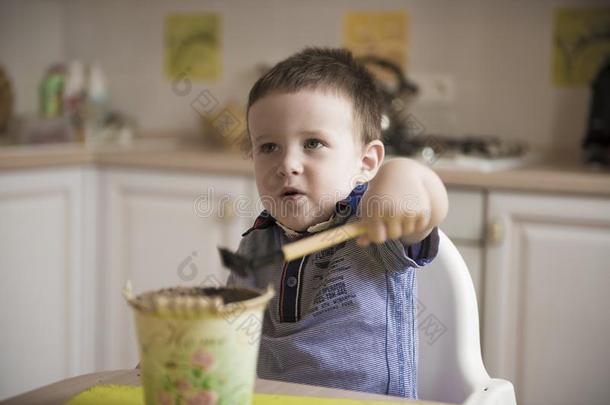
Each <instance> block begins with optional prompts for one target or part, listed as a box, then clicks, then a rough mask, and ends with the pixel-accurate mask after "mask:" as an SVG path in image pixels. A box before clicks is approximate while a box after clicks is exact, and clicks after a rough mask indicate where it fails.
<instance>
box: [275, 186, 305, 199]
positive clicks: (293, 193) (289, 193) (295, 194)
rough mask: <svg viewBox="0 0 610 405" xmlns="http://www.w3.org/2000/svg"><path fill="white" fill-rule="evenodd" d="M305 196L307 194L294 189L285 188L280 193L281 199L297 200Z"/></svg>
mask: <svg viewBox="0 0 610 405" xmlns="http://www.w3.org/2000/svg"><path fill="white" fill-rule="evenodd" d="M304 195H305V193H303V192H302V191H301V190H299V189H296V188H294V187H284V188H283V189H282V191H281V192H280V198H282V199H288V200H292V199H297V198H299V197H301V196H304Z"/></svg>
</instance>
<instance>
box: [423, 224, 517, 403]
mask: <svg viewBox="0 0 610 405" xmlns="http://www.w3.org/2000/svg"><path fill="white" fill-rule="evenodd" d="M439 236H440V244H439V251H438V255H437V257H436V258H435V259H434V261H433V262H432V263H430V264H429V265H427V266H425V267H423V268H421V269H419V270H418V271H417V288H418V300H419V302H418V306H419V307H418V309H417V311H418V314H417V320H418V329H419V361H418V395H419V398H421V399H424V400H436V401H442V402H450V403H463V402H464V401H466V400H467V399H468V398H470V397H472V396H473V394H475V393H477V391H478V390H480V391H485V395H487V391H488V388H487V386H489V385H490V384H491V382H492V379H491V378H490V377H489V375H488V374H487V371H486V370H485V366H484V365H483V360H482V357H481V345H480V339H479V315H478V309H477V299H476V295H475V290H474V286H473V283H472V279H471V277H470V273H469V271H468V267H467V266H466V263H465V262H464V260H463V259H462V256H461V255H460V253H459V252H458V250H457V248H456V247H455V245H454V244H453V243H452V242H451V240H450V239H449V238H448V237H447V236H446V235H445V234H444V233H443V232H442V231H440V230H439ZM498 381H501V382H502V383H503V384H502V386H503V389H504V391H512V397H513V398H514V391H513V388H512V385H511V384H510V383H509V382H507V381H503V380H498ZM507 387H509V388H507ZM477 395H478V394H477ZM503 396H506V398H508V399H507V400H506V401H500V402H495V401H494V402H492V403H514V402H513V401H514V399H513V400H511V399H510V396H511V392H508V393H506V395H505V394H503ZM506 398H505V399H506ZM470 403H471V402H469V404H470ZM476 403H488V402H487V401H483V402H480V401H478V397H477V402H476Z"/></svg>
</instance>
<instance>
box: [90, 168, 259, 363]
mask: <svg viewBox="0 0 610 405" xmlns="http://www.w3.org/2000/svg"><path fill="white" fill-rule="evenodd" d="M101 173H102V174H101V176H102V181H101V188H102V195H103V196H104V199H105V201H104V206H105V215H106V216H107V217H106V220H105V221H104V224H103V226H102V227H101V229H100V231H101V232H102V234H103V235H104V243H103V247H102V250H103V251H104V252H105V253H106V254H105V255H104V256H105V260H104V263H103V266H104V267H105V270H103V271H102V273H101V274H103V275H104V277H103V279H102V280H101V282H102V283H101V286H102V288H101V291H103V296H102V303H103V304H102V305H100V308H104V309H105V310H106V313H104V314H102V315H101V316H102V319H103V321H102V324H103V325H104V326H105V327H104V328H103V329H102V333H103V341H104V342H103V350H102V353H104V356H103V357H102V358H100V359H99V362H100V363H99V364H101V366H102V368H105V369H115V368H128V367H134V366H135V365H136V364H137V362H138V352H137V346H136V339H135V332H134V327H133V321H132V312H131V310H130V309H128V306H127V304H126V303H125V301H124V299H123V298H122V296H121V290H122V288H123V287H124V285H125V282H126V281H127V280H130V281H131V283H132V285H133V288H134V291H135V292H136V293H137V292H141V291H146V290H150V289H157V288H162V287H167V286H175V285H198V284H206V285H215V284H223V283H224V282H225V281H226V277H227V275H228V272H227V271H226V270H225V269H224V268H223V267H222V266H221V264H220V259H219V255H218V251H217V246H225V247H228V248H231V249H236V248H237V246H238V244H239V240H240V238H241V233H242V232H243V231H244V230H245V229H246V228H247V227H248V226H249V225H250V223H251V222H252V215H253V214H252V212H253V211H252V210H253V209H254V206H253V204H252V201H251V198H250V192H251V190H250V188H249V184H250V181H249V180H248V179H247V178H245V177H239V176H216V175H201V174H189V173H182V172H156V171H147V170H125V169H102V171H101Z"/></svg>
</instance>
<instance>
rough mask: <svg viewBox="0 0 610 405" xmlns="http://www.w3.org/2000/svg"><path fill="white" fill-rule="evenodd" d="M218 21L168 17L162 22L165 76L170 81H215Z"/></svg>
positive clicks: (218, 18) (217, 75)
mask: <svg viewBox="0 0 610 405" xmlns="http://www.w3.org/2000/svg"><path fill="white" fill-rule="evenodd" d="M221 32H222V18H221V16H220V15H218V14H215V13H195V14H171V15H168V16H167V17H166V18H165V37H164V41H165V58H164V64H165V74H166V76H167V77H168V78H170V79H178V78H181V77H185V76H186V77H188V78H189V79H192V80H218V79H219V78H220V74H221V69H222V66H221V49H220V47H221V35H222V34H221Z"/></svg>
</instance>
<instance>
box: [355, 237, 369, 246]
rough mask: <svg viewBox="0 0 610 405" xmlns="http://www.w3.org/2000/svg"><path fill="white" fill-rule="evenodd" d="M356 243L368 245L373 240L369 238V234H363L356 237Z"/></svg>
mask: <svg viewBox="0 0 610 405" xmlns="http://www.w3.org/2000/svg"><path fill="white" fill-rule="evenodd" d="M356 243H357V244H358V246H362V247H366V246H368V245H370V244H371V241H370V240H369V238H368V236H366V235H362V236H361V237H359V238H358V239H356Z"/></svg>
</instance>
